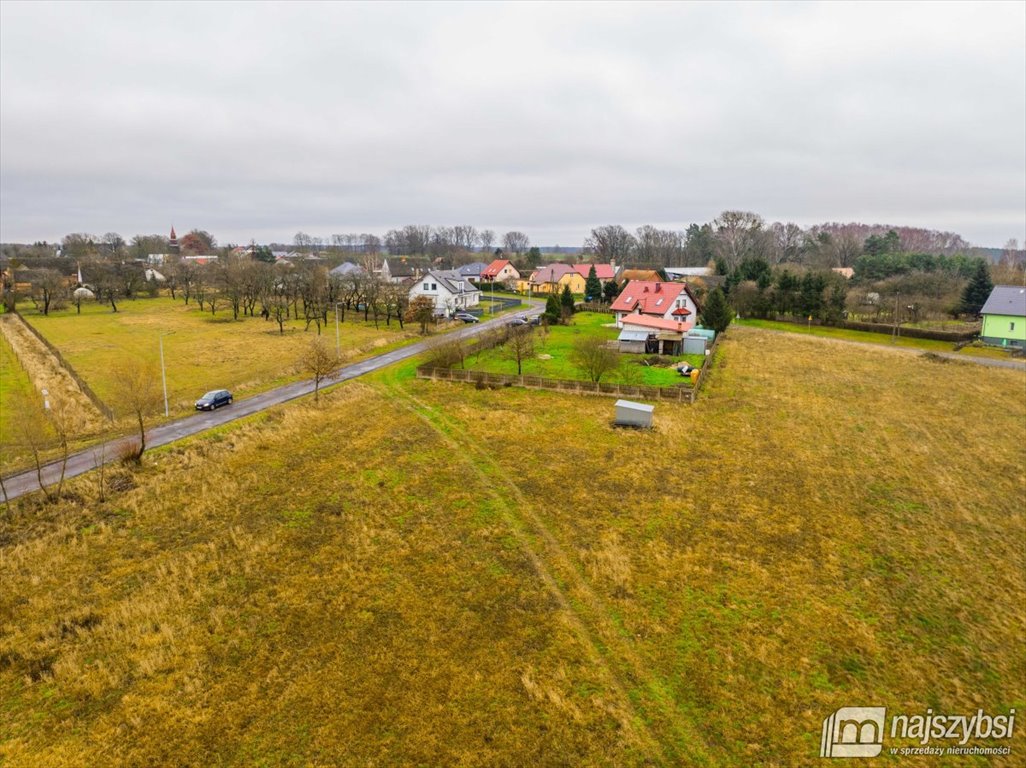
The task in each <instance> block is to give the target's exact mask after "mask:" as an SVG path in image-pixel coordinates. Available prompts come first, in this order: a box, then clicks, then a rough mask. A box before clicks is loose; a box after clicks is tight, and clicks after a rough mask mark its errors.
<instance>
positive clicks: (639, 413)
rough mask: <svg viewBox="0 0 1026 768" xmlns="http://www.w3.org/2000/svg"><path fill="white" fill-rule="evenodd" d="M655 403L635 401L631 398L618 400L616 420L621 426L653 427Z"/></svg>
mask: <svg viewBox="0 0 1026 768" xmlns="http://www.w3.org/2000/svg"><path fill="white" fill-rule="evenodd" d="M654 410H655V406H654V405H645V404H644V403H635V402H632V401H630V400H617V401H616V421H615V422H614V423H615V424H616V425H617V426H619V427H641V428H644V429H650V428H651V427H652V411H654Z"/></svg>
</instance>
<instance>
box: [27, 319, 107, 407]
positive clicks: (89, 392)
mask: <svg viewBox="0 0 1026 768" xmlns="http://www.w3.org/2000/svg"><path fill="white" fill-rule="evenodd" d="M12 314H13V315H14V316H15V317H16V318H18V322H20V323H21V324H22V325H23V326H25V327H26V328H27V329H28V330H29V333H31V334H32V335H33V336H35V337H36V338H37V339H39V341H40V342H42V344H43V346H44V347H46V348H47V349H48V350H49V351H50V353H51V354H52V355H53V356H54V357H56V358H57V362H58V363H60V364H61V368H63V369H64V370H65V371H67V372H68V375H69V376H70V377H71V378H72V379H73V380H74V381H75V383H76V384H78V388H79V389H81V390H82V392H83V393H84V394H85V396H86V397H88V398H89V399H90V401H92V404H93V405H95V406H96V409H97V410H98V411H99V412H100V413H102V414H103V415H104V416H106V417H107V419H108V420H109V421H114V411H113V410H111V408H110V406H108V405H107V404H106V403H105V402H103V401H102V400H101V399H100V398H99V397H98V396H97V395H96V393H95V392H93V390H92V387H90V386H89V385H88V384H86V383H85V379H83V378H82V377H81V376H79V375H78V372H77V371H76V370H75V369H74V368H72V367H71V363H69V362H68V361H67V360H65V359H64V355H62V354H61V351H60V350H59V349H57V347H55V346H54V345H53V344H51V343H50V342H49V341H48V340H47V339H46V337H45V336H43V334H41V333H40V332H39V331H37V330H36V329H35V328H34V327H33V326H32V323H30V322H29V321H28V320H26V319H25V318H24V317H22V316H21V312H19V311H18V310H17V309H15V310H14V312H13V313H12Z"/></svg>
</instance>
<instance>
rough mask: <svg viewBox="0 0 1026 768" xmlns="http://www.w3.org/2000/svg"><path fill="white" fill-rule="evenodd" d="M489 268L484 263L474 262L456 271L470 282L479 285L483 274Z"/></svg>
mask: <svg viewBox="0 0 1026 768" xmlns="http://www.w3.org/2000/svg"><path fill="white" fill-rule="evenodd" d="M487 268H488V265H487V264H485V263H484V262H483V261H472V262H471V263H470V264H464V265H463V266H462V267H457V268H456V271H457V272H459V273H460V274H461V275H463V276H464V277H465V278H467V279H468V280H472V281H474V282H475V283H478V282H480V281H481V273H482V272H484V270H485V269H487Z"/></svg>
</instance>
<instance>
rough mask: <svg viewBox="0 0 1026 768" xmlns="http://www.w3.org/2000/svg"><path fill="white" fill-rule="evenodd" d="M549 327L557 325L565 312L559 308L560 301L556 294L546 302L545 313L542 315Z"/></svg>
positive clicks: (551, 294)
mask: <svg viewBox="0 0 1026 768" xmlns="http://www.w3.org/2000/svg"><path fill="white" fill-rule="evenodd" d="M542 317H543V318H544V319H545V321H546V322H547V323H548V324H549V325H556V324H557V323H558V322H559V321H560V320H561V319H562V317H563V310H562V309H561V308H560V306H559V299H557V298H556V294H554V293H550V294H549V297H548V298H547V299H546V300H545V313H544V314H543V315H542Z"/></svg>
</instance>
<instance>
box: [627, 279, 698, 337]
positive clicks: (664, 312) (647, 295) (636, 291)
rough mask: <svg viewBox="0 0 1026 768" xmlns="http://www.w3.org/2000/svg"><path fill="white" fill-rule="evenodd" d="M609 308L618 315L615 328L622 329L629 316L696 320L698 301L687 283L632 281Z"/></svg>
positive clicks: (681, 321)
mask: <svg viewBox="0 0 1026 768" xmlns="http://www.w3.org/2000/svg"><path fill="white" fill-rule="evenodd" d="M610 309H611V310H612V311H613V313H614V314H615V315H616V327H617V328H623V323H624V319H625V318H626V317H627V316H629V315H635V314H638V315H644V316H648V317H656V318H662V319H664V320H670V321H673V322H680V323H688V322H690V323H694V322H695V321H696V319H697V318H698V312H699V307H698V301H697V300H696V299H695V297H694V295H693V294H692V293H691V289H690V288H688V285H687V283H666V282H660V281H655V280H631V281H630V282H629V283H627V285H625V286H624V288H623V290H622V291H620V295H619V296H617V297H616V301H614V302H613V304H612V306H611V307H610Z"/></svg>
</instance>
